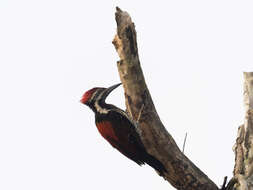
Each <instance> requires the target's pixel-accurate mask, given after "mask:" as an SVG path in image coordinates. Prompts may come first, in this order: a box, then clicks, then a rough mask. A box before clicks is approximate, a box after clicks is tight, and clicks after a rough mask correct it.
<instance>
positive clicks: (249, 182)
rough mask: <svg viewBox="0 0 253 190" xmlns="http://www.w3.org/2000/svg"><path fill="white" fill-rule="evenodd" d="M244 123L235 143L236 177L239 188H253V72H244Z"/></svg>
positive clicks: (240, 189)
mask: <svg viewBox="0 0 253 190" xmlns="http://www.w3.org/2000/svg"><path fill="white" fill-rule="evenodd" d="M243 94H244V106H245V120H244V125H242V126H240V127H239V130H238V135H237V139H236V144H235V146H234V147H235V148H234V151H235V167H234V178H235V179H237V181H238V183H237V184H236V189H237V190H253V72H248V73H247V72H245V73H244V92H243Z"/></svg>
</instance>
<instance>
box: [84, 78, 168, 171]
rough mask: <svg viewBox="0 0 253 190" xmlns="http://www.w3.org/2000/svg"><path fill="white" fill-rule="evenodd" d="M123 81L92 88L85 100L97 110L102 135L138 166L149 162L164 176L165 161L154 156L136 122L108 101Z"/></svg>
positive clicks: (97, 123) (99, 129)
mask: <svg viewBox="0 0 253 190" xmlns="http://www.w3.org/2000/svg"><path fill="white" fill-rule="evenodd" d="M119 85H121V83H119V84H116V85H113V86H111V87H109V88H100V87H96V88H92V89H90V90H88V91H87V92H85V93H84V95H83V97H82V99H81V103H83V104H85V105H87V106H88V107H90V108H91V109H92V111H93V112H94V113H95V124H96V126H97V129H98V131H99V132H100V134H101V135H102V136H103V137H104V138H105V139H106V140H107V141H108V142H109V143H110V144H111V145H112V146H113V147H114V148H116V149H117V150H118V151H119V152H121V153H122V154H123V155H125V156H126V157H127V158H129V159H131V160H132V161H134V162H136V163H137V164H138V165H143V164H145V163H147V164H148V165H149V166H151V167H152V168H154V169H155V170H156V171H157V172H158V173H159V174H160V175H161V176H163V175H164V173H165V172H167V171H166V169H165V167H164V166H163V164H162V163H161V162H160V161H159V160H157V159H156V158H155V157H154V156H152V155H150V154H149V153H148V152H147V151H146V149H145V147H144V145H143V143H142V141H141V138H140V135H139V133H138V130H137V125H136V123H135V122H134V121H133V120H132V119H130V117H129V116H128V115H127V113H126V112H125V111H123V110H121V109H120V108H118V107H116V106H114V105H112V104H107V103H105V99H106V98H107V96H108V95H109V94H110V93H111V92H112V91H113V90H114V89H115V88H117V87H118V86H119Z"/></svg>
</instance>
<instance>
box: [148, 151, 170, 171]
mask: <svg viewBox="0 0 253 190" xmlns="http://www.w3.org/2000/svg"><path fill="white" fill-rule="evenodd" d="M145 162H146V163H147V164H148V165H150V166H151V167H152V168H154V169H155V170H156V171H158V172H159V174H160V175H161V176H164V173H167V170H166V168H165V167H164V165H163V164H162V163H161V162H160V161H159V160H157V159H156V158H155V157H154V156H152V155H150V154H148V153H146V155H145Z"/></svg>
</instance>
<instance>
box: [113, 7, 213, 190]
mask: <svg viewBox="0 0 253 190" xmlns="http://www.w3.org/2000/svg"><path fill="white" fill-rule="evenodd" d="M115 16H116V22H117V34H116V35H115V38H114V40H113V44H114V46H115V48H116V50H117V52H118V55H119V57H120V61H118V62H117V66H118V71H119V76H120V79H121V82H122V83H123V87H124V91H125V103H126V108H127V111H128V113H130V115H131V116H132V117H133V119H134V120H135V121H136V120H138V123H139V130H140V133H141V138H142V140H143V143H144V145H145V147H146V149H147V151H148V152H149V153H150V154H152V155H153V156H155V157H156V158H157V159H158V160H160V161H161V162H162V163H163V164H164V166H165V167H166V169H167V171H168V173H167V174H166V175H165V176H164V178H165V179H166V180H167V181H168V182H170V183H171V184H172V185H173V186H174V187H175V188H176V189H178V190H217V189H218V187H217V186H216V185H215V184H214V183H213V182H212V181H211V180H210V179H209V178H208V177H207V176H206V175H205V174H204V173H203V172H202V171H200V170H199V169H198V168H197V167H196V166H195V165H194V164H193V163H192V162H191V161H190V160H189V159H188V158H187V157H186V156H185V155H184V154H183V153H182V152H181V151H180V149H179V148H178V146H177V145H176V143H175V141H174V139H173V138H172V136H171V135H170V134H169V133H168V132H167V130H166V129H165V127H164V126H163V124H162V122H161V121H160V118H159V116H158V114H157V112H156V109H155V106H154V104H153V101H152V98H151V95H150V93H149V90H148V88H147V85H146V83H145V79H144V75H143V72H142V69H141V65H140V61H139V56H138V48H137V40H136V31H135V26H134V23H133V22H132V21H131V17H130V16H129V14H128V13H127V12H124V11H122V10H120V9H119V8H116V14H115ZM140 110H141V114H139V113H140ZM139 115H140V116H139Z"/></svg>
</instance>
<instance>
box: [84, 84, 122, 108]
mask: <svg viewBox="0 0 253 190" xmlns="http://www.w3.org/2000/svg"><path fill="white" fill-rule="evenodd" d="M119 85H121V83H119V84H115V85H113V86H111V87H109V88H101V87H96V88H92V89H90V90H88V91H87V92H85V93H84V95H83V97H82V99H81V100H80V102H81V103H83V104H85V105H87V106H89V107H91V108H93V107H94V104H95V103H96V102H98V103H100V104H103V103H105V99H106V97H107V96H108V95H109V94H110V93H111V92H112V91H113V90H114V89H115V88H117V87H118V86H119Z"/></svg>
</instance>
